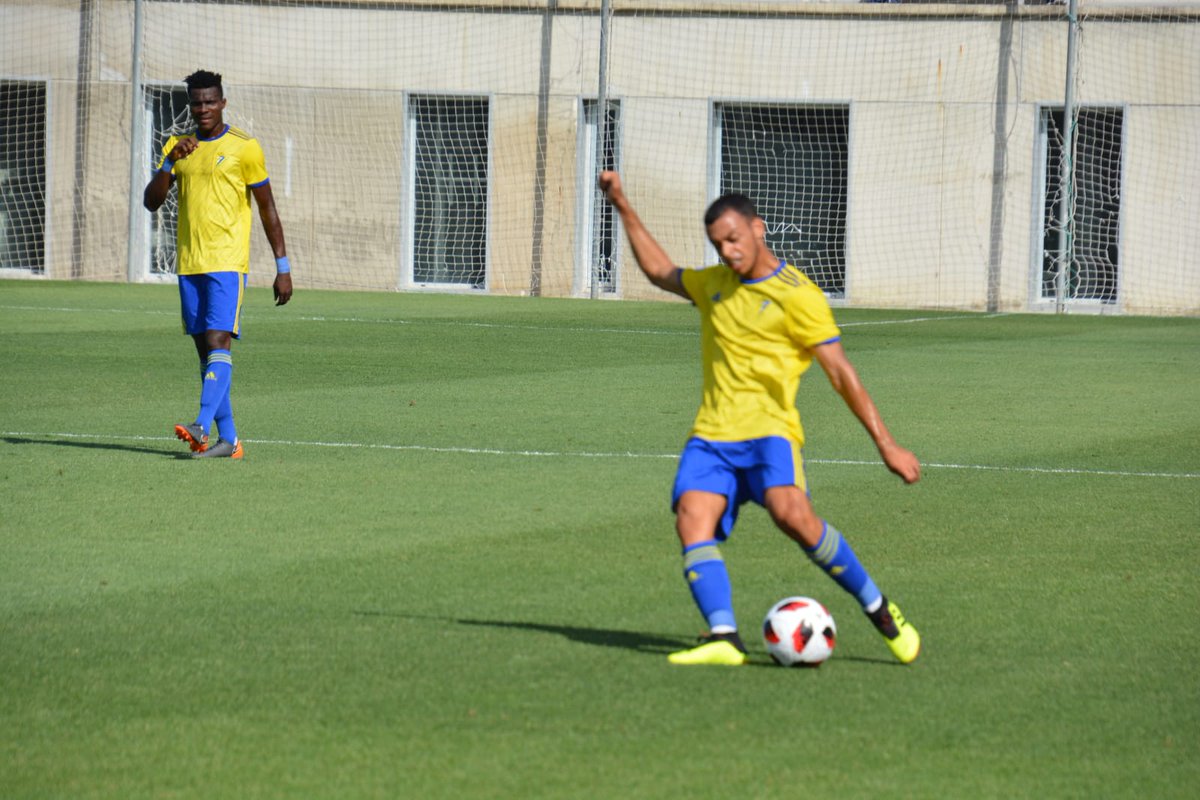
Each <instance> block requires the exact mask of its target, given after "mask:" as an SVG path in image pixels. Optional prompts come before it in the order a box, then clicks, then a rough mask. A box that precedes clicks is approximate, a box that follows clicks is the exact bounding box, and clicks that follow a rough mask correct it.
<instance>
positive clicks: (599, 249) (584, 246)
mask: <svg viewBox="0 0 1200 800" xmlns="http://www.w3.org/2000/svg"><path fill="white" fill-rule="evenodd" d="M605 105H606V106H607V111H608V113H607V114H606V115H605V116H606V118H605V125H604V133H603V138H604V147H603V151H602V152H600V148H599V147H598V146H597V145H598V142H599V141H600V138H601V133H600V113H599V109H600V101H599V100H593V99H585V100H584V101H583V106H582V113H583V119H582V120H581V122H582V124H581V125H580V136H579V149H578V153H579V167H578V175H579V176H580V184H581V185H580V191H579V192H578V193H577V196H578V197H579V198H580V204H579V205H580V208H579V238H578V242H579V252H578V256H577V258H576V263H577V264H578V269H577V272H576V277H577V279H576V283H575V285H576V287H579V288H580V289H581V290H582V291H584V292H590V291H591V290H592V289H593V288H594V289H595V290H596V293H598V294H599V293H603V294H615V293H616V291H617V274H618V270H617V266H618V265H617V245H618V241H619V236H618V232H617V214H616V212H615V211H614V210H613V207H612V206H611V205H609V204H608V203H607V202H605V200H604V198H603V196H602V194H601V192H600V187H599V186H598V185H597V184H596V178H597V175H598V170H616V169H619V168H620V148H619V142H620V139H619V135H618V134H619V125H620V117H621V106H620V102H619V101H616V100H609V101H606V102H605ZM597 156H599V158H598V157H597ZM593 281H594V282H595V287H593V285H592V284H593Z"/></svg>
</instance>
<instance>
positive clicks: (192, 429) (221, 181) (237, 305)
mask: <svg viewBox="0 0 1200 800" xmlns="http://www.w3.org/2000/svg"><path fill="white" fill-rule="evenodd" d="M184 82H185V83H186V84H187V89H188V100H189V102H190V104H191V112H192V119H193V120H194V121H195V123H196V131H195V133H192V134H188V135H186V136H172V137H171V138H170V139H168V140H167V143H166V144H165V145H163V159H162V161H160V162H159V165H158V169H157V170H156V171H155V173H154V177H153V178H151V179H150V183H148V184H147V185H146V190H145V192H144V194H143V195H142V204H143V205H144V206H145V207H146V209H147V210H149V211H151V212H153V211H157V210H158V209H159V207H160V206H161V205H162V204H163V202H164V201H165V200H166V199H167V193H168V192H170V190H171V184H172V183H173V182H174V183H177V184H178V185H179V229H178V232H177V240H178V247H177V253H178V259H179V262H178V267H177V269H176V272H177V273H178V277H179V299H180V304H181V306H182V308H183V329H184V331H185V332H186V333H188V334H189V335H190V336H191V337H192V339H193V341H194V342H195V344H196V353H197V354H198V355H199V356H200V378H201V383H200V387H201V388H200V411H199V413H198V414H197V415H196V421H195V422H193V423H191V424H186V423H181V424H179V425H176V426H175V435H176V436H177V437H179V438H180V439H182V440H183V441H184V442H187V444H188V446H189V447H190V448H191V450H192V454H193V456H192V457H193V458H242V457H243V455H245V450H244V448H243V447H242V443H241V441H240V440H239V439H238V435H237V429H236V428H235V427H234V424H233V408H232V406H231V405H230V402H229V388H230V384H231V383H232V380H233V359H232V357H231V355H230V346H231V344H232V340H233V339H237V338H239V337H240V335H241V326H240V317H241V311H242V298H243V296H244V295H245V292H246V277H247V275H248V274H249V272H250V228H251V220H252V217H251V213H250V196H251V195H253V196H254V200H255V202H256V203H257V205H258V216H259V219H260V220H261V221H262V226H263V230H264V231H265V232H266V234H267V241H268V242H270V243H271V250H272V251H273V252H274V254H275V269H276V275H275V284H274V289H275V305H279V306H281V305H284V304H285V303H287V302H288V300H291V299H292V276H291V266H290V264H289V263H288V257H287V248H286V247H285V245H284V241H283V225H282V224H281V223H280V221H279V214H278V212H277V211H276V210H275V198H274V195H273V194H272V193H271V183H270V180H269V179H268V178H267V167H266V163H265V161H264V158H263V151H262V147H260V146H259V144H258V141H257V140H256V139H254V138H253V137H251V136H250V135H249V134H248V133H246V132H245V131H243V130H240V129H238V128H234V127H231V126H229V125H226V124H225V120H224V112H225V102H226V101H225V92H224V89H223V87H222V86H221V76H220V75H217V74H216V73H212V72H206V71H204V70H201V71H199V72H194V73H192V74H191V75H189V76H188V77H187V78H185V79H184ZM214 423H215V424H216V427H217V430H218V431H220V434H221V435H220V438H219V439H217V440H216V441H215V442H213V443H212V444H211V445H210V444H209V441H208V434H209V430H210V429H211V428H212V426H213V424H214Z"/></svg>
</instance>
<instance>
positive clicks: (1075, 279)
mask: <svg viewBox="0 0 1200 800" xmlns="http://www.w3.org/2000/svg"><path fill="white" fill-rule="evenodd" d="M1123 123H1124V114H1123V112H1122V110H1121V109H1119V108H1080V109H1079V118H1078V121H1077V123H1076V125H1075V147H1074V151H1075V164H1074V170H1073V171H1072V172H1073V180H1072V185H1073V189H1074V195H1073V206H1074V214H1073V218H1074V224H1073V225H1072V227H1071V228H1070V230H1071V236H1072V241H1071V247H1070V254H1069V256H1068V253H1067V248H1066V241H1065V239H1064V237H1063V225H1062V220H1061V217H1062V198H1063V192H1064V191H1065V190H1066V182H1065V181H1064V167H1065V159H1064V157H1063V156H1064V153H1063V111H1062V109H1061V108H1058V109H1050V108H1043V109H1042V114H1041V119H1040V126H1039V131H1038V133H1039V137H1038V138H1039V143H1040V145H1041V147H1042V149H1043V151H1044V153H1045V158H1044V160H1043V162H1042V166H1043V172H1042V176H1043V182H1042V183H1043V187H1042V189H1043V190H1042V248H1041V257H1040V259H1039V262H1040V263H1039V267H1040V271H1041V280H1040V285H1041V291H1040V299H1042V300H1056V299H1061V300H1064V301H1072V300H1073V301H1090V302H1100V303H1115V302H1116V301H1117V288H1118V277H1119V274H1118V272H1119V264H1120V248H1119V244H1120V221H1121V144H1122V133H1123V130H1122V129H1123ZM1068 262H1069V263H1068ZM1060 275H1061V278H1062V290H1061V291H1062V297H1061V298H1060V296H1059V278H1060Z"/></svg>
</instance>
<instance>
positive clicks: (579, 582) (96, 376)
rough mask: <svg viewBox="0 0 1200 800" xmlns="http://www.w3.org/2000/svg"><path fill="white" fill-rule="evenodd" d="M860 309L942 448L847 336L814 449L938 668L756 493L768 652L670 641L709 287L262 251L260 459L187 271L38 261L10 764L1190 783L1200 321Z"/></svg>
mask: <svg viewBox="0 0 1200 800" xmlns="http://www.w3.org/2000/svg"><path fill="white" fill-rule="evenodd" d="M838 316H839V320H840V322H842V323H843V325H844V329H845V341H846V346H847V350H848V352H849V353H850V355H851V357H852V359H853V360H854V361H855V363H856V365H857V366H858V368H859V371H860V373H861V374H862V376H863V378H864V380H865V382H866V383H867V385H868V387H869V388H870V389H871V391H872V394H873V395H874V397H875V399H876V401H877V402H878V404H879V405H880V407H881V409H882V410H883V412H884V416H885V418H886V419H887V420H888V423H889V425H890V426H891V428H892V430H893V432H894V433H895V434H896V435H897V437H898V438H899V439H900V440H901V441H902V442H903V443H905V444H907V445H908V446H910V447H911V448H912V449H914V450H915V451H916V452H917V453H918V455H920V456H921V458H922V460H923V461H924V463H925V472H924V478H923V480H922V481H921V483H919V484H917V485H915V486H911V487H905V486H903V485H901V483H900V482H899V480H897V479H895V478H893V477H892V476H891V475H890V474H889V473H888V472H887V471H886V470H885V469H884V468H883V467H882V466H881V465H879V464H878V463H877V458H876V454H875V453H874V450H873V448H872V446H871V444H870V441H869V440H868V438H867V436H866V435H865V434H864V433H863V432H862V430H861V429H860V428H859V427H858V423H857V422H856V421H855V420H854V418H853V417H852V415H851V414H850V413H849V412H848V411H847V410H846V409H845V408H844V407H842V406H841V404H840V401H839V400H838V398H837V397H836V395H834V393H833V392H832V390H831V389H830V388H829V386H828V383H827V382H826V381H825V379H824V377H823V376H822V375H821V374H820V371H819V369H814V370H813V371H812V372H810V373H809V374H808V376H807V377H806V380H805V383H804V385H803V386H802V388H801V392H800V405H801V408H802V411H803V413H804V420H805V426H806V429H807V431H808V433H809V443H808V446H807V449H806V453H807V456H808V458H809V479H810V482H811V484H812V490H813V494H814V499H815V501H816V504H817V507H818V510H819V511H820V512H821V513H822V514H823V515H824V516H826V517H828V518H829V519H831V520H832V521H834V522H835V523H836V524H837V525H838V526H839V528H840V529H841V530H843V531H844V532H845V533H846V534H847V536H848V537H849V538H850V540H851V541H852V542H853V543H854V545H855V548H856V550H857V551H858V553H859V555H860V556H861V558H862V559H863V561H864V563H865V564H866V565H867V567H868V569H869V570H870V571H871V572H872V575H873V577H874V578H875V579H876V582H877V583H878V584H879V585H880V587H881V588H882V589H883V590H884V591H885V592H887V593H888V594H889V595H890V596H892V597H894V598H895V599H896V600H897V601H899V602H900V604H901V606H902V607H903V608H904V609H905V611H906V613H907V614H908V616H909V618H910V619H911V620H912V621H913V622H914V623H915V624H916V625H917V626H918V628H920V630H921V632H922V634H923V638H924V650H923V653H922V656H921V659H920V660H919V661H918V662H917V663H916V664H915V665H913V666H911V667H907V668H906V667H901V666H898V665H896V664H894V663H893V662H892V661H891V657H890V655H889V653H888V651H887V649H886V647H885V646H884V645H883V643H882V641H881V640H879V638H878V636H877V634H876V633H875V632H874V630H873V629H872V628H871V627H870V625H869V624H868V623H867V621H866V620H865V619H864V618H863V617H862V616H861V613H860V612H859V611H858V610H857V608H856V604H855V603H854V602H853V600H852V599H851V598H850V597H849V596H847V595H844V594H843V593H842V592H841V590H839V589H838V588H837V587H836V585H835V584H833V582H832V581H830V580H829V579H828V578H827V577H826V576H825V575H824V574H823V573H821V572H820V571H819V570H818V569H817V568H816V567H814V566H812V565H811V564H809V563H808V561H807V560H806V559H805V558H803V557H802V556H801V554H800V553H798V552H797V550H796V548H795V547H794V546H792V545H790V544H789V543H788V542H787V541H786V540H785V539H784V538H783V537H782V536H781V535H779V534H778V533H777V532H775V531H774V530H773V528H772V527H771V525H770V522H769V520H768V519H767V517H766V515H765V513H764V512H762V510H761V509H757V508H747V509H745V510H744V512H743V516H742V520H741V523H740V525H739V528H738V530H737V532H736V533H735V536H734V537H733V539H732V540H731V541H730V542H729V543H728V544H727V545H726V547H725V548H724V553H725V557H726V560H727V562H728V564H729V567H730V571H731V574H732V577H733V581H734V585H735V601H736V603H737V607H738V613H739V618H740V620H741V623H742V626H743V629H744V630H745V631H746V632H747V633H748V637H747V638H748V641H749V642H750V643H751V648H752V653H751V655H752V657H753V659H754V662H755V663H754V666H752V667H750V668H742V669H721V668H677V667H671V666H669V665H668V664H667V662H666V659H665V657H664V655H665V653H667V652H668V651H670V650H673V649H677V648H679V647H682V646H687V645H688V644H690V643H691V642H692V641H694V637H695V636H696V634H698V633H699V632H700V631H701V630H702V628H703V623H702V620H701V619H700V617H699V615H698V614H697V613H696V611H695V609H694V607H693V606H692V604H691V601H690V598H689V596H688V593H687V589H686V586H685V584H684V582H683V579H682V577H681V576H680V566H681V565H680V560H679V554H678V546H677V544H676V542H675V540H674V534H673V529H672V517H671V513H670V510H669V508H668V501H669V492H670V484H671V479H672V477H673V474H674V468H675V457H676V454H677V452H678V450H679V448H680V446H681V445H682V442H683V439H684V437H685V435H686V432H687V429H688V426H689V424H690V421H691V417H692V414H693V413H694V411H695V406H696V403H697V400H698V391H699V367H698V341H699V340H698V337H697V335H696V319H695V314H694V311H693V310H692V309H691V308H689V307H688V306H686V305H685V304H682V303H613V302H588V301H574V300H548V299H540V300H539V299H520V298H483V297H461V296H442V295H424V294H350V293H332V292H330V293H318V292H304V291H301V292H300V293H299V294H298V295H297V297H296V299H295V300H294V301H293V303H292V304H291V305H289V306H287V307H285V308H278V309H277V308H273V307H272V306H271V303H270V298H269V294H268V293H266V292H265V291H263V290H254V291H252V294H251V297H250V299H249V302H248V307H247V311H246V313H245V316H244V320H245V328H246V336H245V338H244V340H243V341H242V342H239V343H238V344H236V345H235V347H234V363H235V378H234V404H235V410H236V413H237V419H238V425H239V431H240V433H241V435H242V437H243V439H244V440H245V441H246V451H247V455H246V459H245V461H244V462H242V463H236V462H231V461H193V460H190V459H188V458H186V457H185V454H186V448H184V446H183V445H182V444H181V443H179V442H177V441H176V440H175V439H174V437H173V436H172V434H171V428H172V425H173V424H174V423H176V422H180V421H190V420H191V419H192V417H193V416H194V414H195V408H196V398H197V394H198V393H197V384H198V381H197V376H196V363H195V354H194V351H193V350H192V347H191V343H190V341H189V340H188V339H186V337H184V336H182V335H181V334H180V333H179V327H178V322H177V298H176V293H175V290H174V288H173V287H170V286H127V285H94V284H92V285H85V284H59V283H39V282H17V281H4V282H0V333H2V335H3V346H2V348H0V375H2V377H3V380H2V382H0V553H2V556H0V681H2V690H0V797H4V798H27V797H28V798H34V797H36V798H45V797H63V798H93V797H97V798H101V797H102V798H217V797H221V798H225V797H228V798H260V797H261V798H273V797H296V798H326V797H329V798H332V797H339V798H342V797H346V798H360V797H362V798H366V797H372V798H463V797H470V798H582V797H587V798H722V799H724V798H730V797H754V798H776V797H778V798H797V797H838V798H859V797H863V798H868V797H869V798H880V797H912V798H966V797H969V798H985V797H986V798H1012V797H1039V798H1040V797H1052V798H1058V797H1064V798H1076V797H1077V798H1096V797H1128V798H1134V797H1137V798H1146V797H1154V798H1172V797H1178V798H1184V797H1187V798H1190V797H1193V796H1194V793H1195V791H1196V786H1197V785H1200V742H1198V737H1200V626H1197V624H1196V619H1197V612H1198V611H1200V588H1198V587H1197V564H1200V538H1198V537H1197V533H1200V447H1198V445H1200V320H1196V319H1147V318H1122V317H1110V318H1099V317H1079V316H1023V315H1022V316H987V315H979V314H959V313H946V314H939V313H928V312H904V311H887V312H884V311H874V312H872V311H842V312H840V313H839V315H838ZM885 323H887V324H885ZM893 323H894V324H893ZM788 594H809V595H813V596H816V597H818V598H821V599H822V600H823V601H825V602H826V604H827V605H828V606H829V608H830V610H831V611H832V612H833V614H834V616H835V617H836V618H837V621H838V627H839V633H840V637H839V642H838V647H837V650H836V652H835V653H834V656H833V658H832V659H831V660H830V661H829V662H828V663H827V664H826V665H825V666H823V667H822V668H821V669H820V670H787V669H782V668H779V667H774V666H769V665H768V662H767V657H766V655H765V651H764V649H763V647H762V645H761V642H760V641H759V638H758V635H757V633H756V630H757V628H758V625H759V622H760V620H761V617H762V614H763V613H764V612H765V610H766V609H767V608H768V607H769V606H770V605H771V603H773V602H774V601H775V600H777V599H779V598H780V597H783V596H785V595H788Z"/></svg>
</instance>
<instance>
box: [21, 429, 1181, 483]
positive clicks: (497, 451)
mask: <svg viewBox="0 0 1200 800" xmlns="http://www.w3.org/2000/svg"><path fill="white" fill-rule="evenodd" d="M0 436H5V437H15V438H26V437H44V438H47V439H76V440H97V439H98V440H103V441H132V442H174V441H175V438H174V437H171V436H138V435H125V436H122V435H116V434H97V433H65V432H44V431H43V432H31V431H0ZM245 441H246V443H247V444H256V445H278V446H281V447H330V448H343V449H347V450H390V451H408V452H421V453H459V454H462V455H486V456H511V457H515V458H628V459H677V458H679V454H678V453H633V452H623V453H620V452H591V451H585V450H583V451H581V450H507V449H501V448H493V447H438V446H435V445H424V444H372V443H369V442H312V441H296V440H290V439H246V440H245ZM805 461H806V462H807V463H809V464H837V465H842V466H856V467H857V466H863V467H879V466H881V464H880V462H878V461H858V460H854V459H842V458H806V459H805ZM921 467H922V468H923V469H952V470H976V471H983V472H1014V473H1024V474H1033V475H1090V476H1095V477H1111V478H1183V479H1193V480H1194V479H1197V478H1200V472H1137V471H1133V470H1115V469H1084V468H1081V467H1021V466H1002V465H990V464H944V463H940V462H930V463H926V464H922V465H921Z"/></svg>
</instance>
